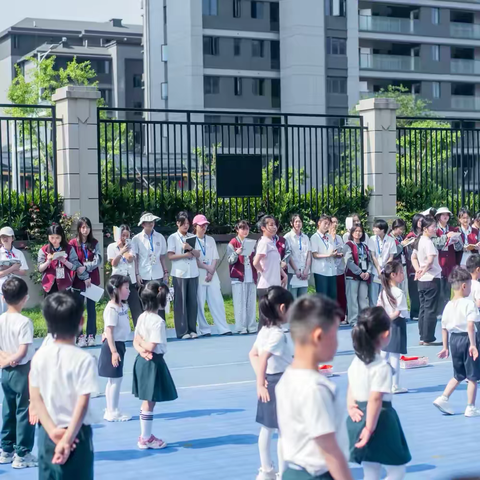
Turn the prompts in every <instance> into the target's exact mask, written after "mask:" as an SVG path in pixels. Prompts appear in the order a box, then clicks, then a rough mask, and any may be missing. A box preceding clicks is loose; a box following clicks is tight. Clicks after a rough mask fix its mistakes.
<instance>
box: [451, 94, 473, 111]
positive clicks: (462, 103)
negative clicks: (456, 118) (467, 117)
mask: <svg viewBox="0 0 480 480" xmlns="http://www.w3.org/2000/svg"><path fill="white" fill-rule="evenodd" d="M451 107H452V109H453V110H468V111H479V110H480V97H476V96H475V95H452V103H451Z"/></svg>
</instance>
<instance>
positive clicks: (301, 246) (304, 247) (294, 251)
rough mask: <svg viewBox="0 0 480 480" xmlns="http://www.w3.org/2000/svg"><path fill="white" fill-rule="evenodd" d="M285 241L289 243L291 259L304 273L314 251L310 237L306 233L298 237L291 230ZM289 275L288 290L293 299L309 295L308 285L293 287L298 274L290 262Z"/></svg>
mask: <svg viewBox="0 0 480 480" xmlns="http://www.w3.org/2000/svg"><path fill="white" fill-rule="evenodd" d="M285 241H286V242H287V245H288V248H289V250H290V252H291V254H290V259H292V260H293V262H294V263H295V266H296V267H297V269H299V270H300V271H301V272H303V271H304V270H305V266H306V264H307V258H308V255H309V254H310V255H311V251H312V247H311V245H310V239H309V238H308V235H305V234H304V233H300V235H297V234H296V233H295V230H290V232H288V233H287V234H286V235H285ZM287 273H288V290H289V291H290V292H291V293H292V295H293V298H298V297H301V296H302V295H305V294H306V293H308V285H307V286H305V287H292V285H291V282H292V278H293V276H294V275H295V276H296V272H295V271H294V270H293V267H292V266H291V265H290V262H288V267H287ZM307 282H308V280H307Z"/></svg>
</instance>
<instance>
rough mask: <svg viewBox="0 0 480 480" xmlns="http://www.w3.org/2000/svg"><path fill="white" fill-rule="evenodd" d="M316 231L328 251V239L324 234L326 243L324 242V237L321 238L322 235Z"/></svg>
mask: <svg viewBox="0 0 480 480" xmlns="http://www.w3.org/2000/svg"><path fill="white" fill-rule="evenodd" d="M317 233H318V236H319V237H320V239H321V240H322V242H323V244H324V245H325V248H326V249H327V251H328V250H329V249H330V242H329V241H328V238H327V236H326V235H325V238H327V243H325V239H324V238H323V235H321V234H320V232H317Z"/></svg>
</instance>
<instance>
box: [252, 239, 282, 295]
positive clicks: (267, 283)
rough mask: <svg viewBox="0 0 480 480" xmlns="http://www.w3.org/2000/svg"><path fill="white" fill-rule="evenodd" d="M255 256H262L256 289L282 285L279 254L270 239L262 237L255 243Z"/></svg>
mask: <svg viewBox="0 0 480 480" xmlns="http://www.w3.org/2000/svg"><path fill="white" fill-rule="evenodd" d="M256 253H257V255H264V257H262V259H261V260H260V265H261V266H262V269H263V273H260V272H259V280H258V283H257V288H268V287H273V286H275V285H281V284H282V276H281V273H280V262H281V258H280V253H278V250H277V247H276V245H275V243H274V242H273V240H272V239H270V238H268V237H265V236H263V237H262V238H260V240H259V241H258V243H257V251H256Z"/></svg>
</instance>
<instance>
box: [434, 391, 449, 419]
mask: <svg viewBox="0 0 480 480" xmlns="http://www.w3.org/2000/svg"><path fill="white" fill-rule="evenodd" d="M433 404H434V405H435V406H436V407H437V408H438V409H439V410H440V411H441V412H442V413H444V414H445V415H453V414H454V412H453V410H452V408H451V407H450V403H448V399H445V397H444V396H443V395H440V396H439V397H438V398H436V399H435V400H434V402H433Z"/></svg>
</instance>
